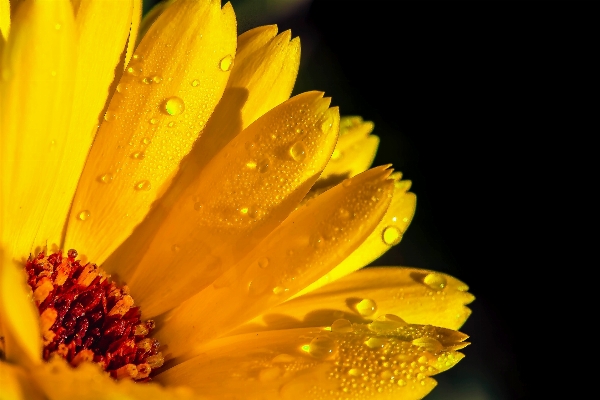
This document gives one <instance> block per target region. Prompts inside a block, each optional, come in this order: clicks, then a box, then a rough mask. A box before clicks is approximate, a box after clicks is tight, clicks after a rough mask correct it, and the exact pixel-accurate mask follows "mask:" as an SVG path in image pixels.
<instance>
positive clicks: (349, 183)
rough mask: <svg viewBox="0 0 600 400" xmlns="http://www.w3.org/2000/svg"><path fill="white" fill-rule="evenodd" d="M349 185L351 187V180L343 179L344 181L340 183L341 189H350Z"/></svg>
mask: <svg viewBox="0 0 600 400" xmlns="http://www.w3.org/2000/svg"><path fill="white" fill-rule="evenodd" d="M350 185H352V180H351V179H350V178H348V179H344V181H343V182H342V187H345V188H347V187H350Z"/></svg>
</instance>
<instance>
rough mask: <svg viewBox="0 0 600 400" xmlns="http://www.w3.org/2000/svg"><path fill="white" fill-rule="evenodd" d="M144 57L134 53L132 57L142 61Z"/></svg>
mask: <svg viewBox="0 0 600 400" xmlns="http://www.w3.org/2000/svg"><path fill="white" fill-rule="evenodd" d="M143 58H144V57H142V56H140V55H139V54H134V55H133V57H131V59H132V60H135V61H142V59H143Z"/></svg>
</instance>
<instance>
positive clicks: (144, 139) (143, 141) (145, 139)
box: [142, 137, 152, 144]
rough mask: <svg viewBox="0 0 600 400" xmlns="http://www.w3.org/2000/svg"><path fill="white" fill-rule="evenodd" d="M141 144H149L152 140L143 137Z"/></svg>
mask: <svg viewBox="0 0 600 400" xmlns="http://www.w3.org/2000/svg"><path fill="white" fill-rule="evenodd" d="M142 143H143V144H150V143H152V140H151V139H150V138H149V137H145V138H143V139H142Z"/></svg>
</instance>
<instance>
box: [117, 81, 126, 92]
mask: <svg viewBox="0 0 600 400" xmlns="http://www.w3.org/2000/svg"><path fill="white" fill-rule="evenodd" d="M123 90H125V85H123V84H122V83H119V84H118V85H117V92H119V93H122V92H123Z"/></svg>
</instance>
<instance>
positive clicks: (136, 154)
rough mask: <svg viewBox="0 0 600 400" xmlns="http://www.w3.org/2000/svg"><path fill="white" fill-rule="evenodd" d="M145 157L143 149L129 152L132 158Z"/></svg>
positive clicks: (140, 158)
mask: <svg viewBox="0 0 600 400" xmlns="http://www.w3.org/2000/svg"><path fill="white" fill-rule="evenodd" d="M145 157H146V154H145V153H144V152H143V151H136V152H135V153H133V154H131V158H133V159H134V160H143V159H144V158H145Z"/></svg>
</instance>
